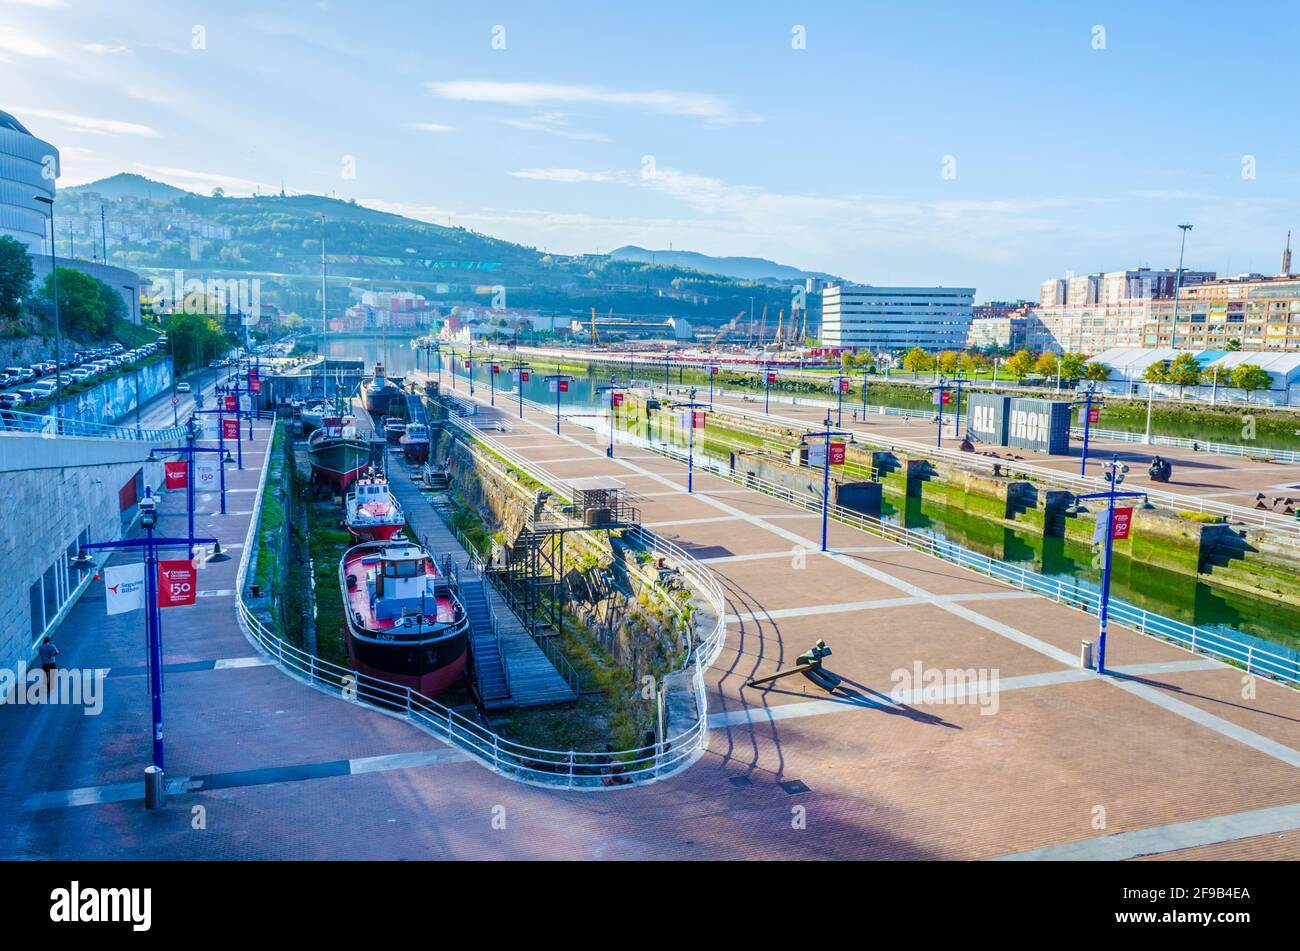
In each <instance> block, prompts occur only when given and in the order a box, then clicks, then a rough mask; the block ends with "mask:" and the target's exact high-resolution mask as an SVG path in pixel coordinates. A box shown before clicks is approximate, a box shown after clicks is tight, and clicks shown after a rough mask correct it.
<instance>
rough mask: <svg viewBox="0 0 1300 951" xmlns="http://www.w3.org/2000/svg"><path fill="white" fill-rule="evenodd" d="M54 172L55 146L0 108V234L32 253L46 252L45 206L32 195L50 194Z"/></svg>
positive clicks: (56, 163) (47, 225) (47, 215)
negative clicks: (14, 240) (18, 242)
mask: <svg viewBox="0 0 1300 951" xmlns="http://www.w3.org/2000/svg"><path fill="white" fill-rule="evenodd" d="M58 173H59V150H58V149H56V148H55V147H54V146H52V145H50V143H48V142H45V141H42V140H41V139H38V138H36V136H34V135H32V134H31V133H30V132H28V131H27V129H26V128H25V127H24V126H23V124H22V123H21V122H19V121H18V120H17V119H15V118H14V117H13V116H11V115H10V114H9V113H7V112H0V235H8V236H9V237H11V238H15V239H17V240H18V241H21V242H22V243H23V244H25V245H27V247H28V249H29V250H30V251H31V252H32V253H33V254H39V253H40V252H42V251H44V252H46V253H48V252H49V247H48V245H47V244H46V235H48V234H49V229H50V211H49V206H48V205H45V204H42V203H41V202H39V201H37V200H36V196H37V195H42V196H44V197H46V198H49V199H53V198H54V179H55V177H56V176H57V175H58Z"/></svg>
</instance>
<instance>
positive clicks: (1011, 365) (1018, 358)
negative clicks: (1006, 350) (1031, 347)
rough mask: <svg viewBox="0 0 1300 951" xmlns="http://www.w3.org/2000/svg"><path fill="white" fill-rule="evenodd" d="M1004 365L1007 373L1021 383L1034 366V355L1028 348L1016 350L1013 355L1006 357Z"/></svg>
mask: <svg viewBox="0 0 1300 951" xmlns="http://www.w3.org/2000/svg"><path fill="white" fill-rule="evenodd" d="M1006 367H1007V372H1008V373H1010V374H1011V375H1012V376H1014V377H1015V378H1016V379H1017V380H1020V381H1021V382H1022V383H1023V382H1024V379H1025V377H1027V376H1029V371H1030V370H1032V369H1033V367H1034V355H1033V354H1031V353H1030V352H1029V351H1028V350H1017V351H1016V352H1015V354H1014V355H1013V356H1011V357H1008V358H1007V363H1006Z"/></svg>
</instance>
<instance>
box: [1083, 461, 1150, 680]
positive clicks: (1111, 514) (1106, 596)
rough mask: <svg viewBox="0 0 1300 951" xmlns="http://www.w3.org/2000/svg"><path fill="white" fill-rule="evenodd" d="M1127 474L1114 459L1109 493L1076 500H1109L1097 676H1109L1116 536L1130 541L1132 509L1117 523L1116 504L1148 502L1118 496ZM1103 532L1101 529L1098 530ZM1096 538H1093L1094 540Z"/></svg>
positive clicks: (1106, 473) (1129, 494) (1122, 494)
mask: <svg viewBox="0 0 1300 951" xmlns="http://www.w3.org/2000/svg"><path fill="white" fill-rule="evenodd" d="M1126 472H1128V466H1127V465H1125V464H1123V463H1121V462H1120V461H1119V455H1118V454H1116V455H1112V456H1111V457H1110V462H1109V463H1107V464H1106V467H1105V471H1104V472H1103V476H1104V477H1105V479H1106V481H1107V482H1109V483H1110V489H1109V490H1108V491H1106V492H1094V493H1092V494H1091V495H1079V496H1075V502H1086V501H1088V500H1090V499H1105V500H1106V521H1105V522H1104V523H1102V524H1104V526H1105V532H1106V538H1105V543H1106V547H1105V555H1104V557H1103V558H1102V563H1101V594H1100V597H1099V598H1098V601H1097V673H1099V674H1104V673H1105V672H1106V621H1107V619H1108V616H1109V613H1110V573H1111V572H1110V565H1111V556H1112V551H1113V548H1114V544H1113V543H1114V541H1115V536H1116V534H1119V536H1120V538H1128V533H1129V528H1130V526H1129V519H1131V518H1132V515H1133V512H1132V509H1129V510H1128V511H1127V513H1126V516H1125V518H1124V520H1123V521H1121V522H1117V521H1116V520H1115V500H1116V499H1132V498H1143V499H1144V498H1146V493H1145V492H1116V491H1115V488H1116V486H1118V485H1119V484H1120V483H1121V482H1123V481H1124V474H1125V473H1126ZM1097 528H1098V531H1101V529H1102V525H1101V524H1099V525H1098V526H1097ZM1095 537H1096V536H1094V538H1095Z"/></svg>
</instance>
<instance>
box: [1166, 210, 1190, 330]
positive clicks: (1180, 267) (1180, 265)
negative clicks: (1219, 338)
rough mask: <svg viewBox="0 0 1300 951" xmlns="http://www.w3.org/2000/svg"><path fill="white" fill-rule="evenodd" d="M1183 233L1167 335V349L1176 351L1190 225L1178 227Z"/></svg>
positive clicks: (1179, 247)
mask: <svg viewBox="0 0 1300 951" xmlns="http://www.w3.org/2000/svg"><path fill="white" fill-rule="evenodd" d="M1178 227H1179V229H1180V230H1181V231H1182V232H1183V237H1182V240H1181V241H1180V242H1179V245H1178V271H1177V273H1175V274H1174V320H1173V327H1172V329H1171V330H1170V333H1169V348H1170V349H1171V350H1177V349H1178V291H1179V290H1180V289H1181V288H1182V286H1183V251H1185V250H1186V249H1187V232H1189V231H1191V230H1192V226H1191V225H1179V226H1178Z"/></svg>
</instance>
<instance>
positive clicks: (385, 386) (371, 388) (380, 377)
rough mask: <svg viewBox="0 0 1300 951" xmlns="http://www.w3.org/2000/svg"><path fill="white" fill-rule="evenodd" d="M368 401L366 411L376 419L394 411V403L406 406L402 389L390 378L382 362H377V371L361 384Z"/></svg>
mask: <svg viewBox="0 0 1300 951" xmlns="http://www.w3.org/2000/svg"><path fill="white" fill-rule="evenodd" d="M361 391H362V394H363V395H364V397H365V401H366V412H368V413H369V414H370V415H371V416H373V417H374V418H375V419H382V418H383V417H385V416H388V415H390V414H391V413H393V412H394V410H393V405H394V404H396V405H397V407H398V408H399V409H400V407H402V406H404V405H405V403H404V402H403V400H402V395H403V394H402V391H401V390H400V389H399V388H398V386H397V384H396V383H394V382H393V381H392V380H390V379H389V378H388V374H387V373H385V372H384V366H383V364H382V363H376V364H375V373H374V376H372V377H371V378H370V379H368V380H366V381H365V383H363V384H362V386H361Z"/></svg>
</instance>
